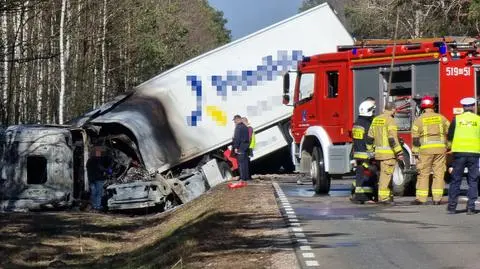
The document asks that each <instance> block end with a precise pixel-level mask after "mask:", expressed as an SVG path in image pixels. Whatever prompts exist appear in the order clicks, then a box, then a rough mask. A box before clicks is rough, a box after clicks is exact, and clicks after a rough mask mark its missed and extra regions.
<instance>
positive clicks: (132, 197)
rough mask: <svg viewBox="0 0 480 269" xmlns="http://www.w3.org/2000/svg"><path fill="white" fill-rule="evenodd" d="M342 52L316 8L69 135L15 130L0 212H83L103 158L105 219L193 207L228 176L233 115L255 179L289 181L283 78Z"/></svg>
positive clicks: (324, 8)
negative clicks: (113, 213)
mask: <svg viewBox="0 0 480 269" xmlns="http://www.w3.org/2000/svg"><path fill="white" fill-rule="evenodd" d="M318 25H329V27H321V28H318V27H317V26H318ZM298 29H303V30H302V31H298ZM312 31H315V32H316V33H317V34H315V35H311V32H312ZM285 37H288V38H285ZM339 45H353V39H352V37H351V36H350V34H349V33H348V31H347V30H346V29H345V27H344V26H343V25H342V24H341V22H340V20H339V19H338V17H337V16H336V15H335V13H334V11H333V10H332V9H331V8H330V6H329V5H328V4H322V5H319V6H317V7H315V8H313V9H310V10H308V11H305V12H302V13H300V14H298V15H296V16H294V17H291V18H288V19H286V20H284V21H282V22H279V23H277V24H275V25H272V26H270V27H267V28H265V29H262V30H260V31H258V32H256V33H253V34H251V35H249V36H247V37H244V38H242V39H239V40H236V41H234V42H232V43H230V44H227V45H225V46H223V47H220V48H217V49H214V50H212V51H210V52H207V53H205V54H203V55H200V56H198V57H196V58H194V59H191V60H189V61H187V62H185V63H183V64H180V65H178V66H176V67H174V68H172V69H170V70H168V71H166V72H164V73H162V74H160V75H158V76H156V77H154V78H152V79H150V80H148V81H146V82H144V83H142V84H140V85H138V86H137V87H136V88H135V90H134V91H132V92H130V93H128V94H124V95H122V96H118V97H117V98H115V99H114V100H112V101H111V102H109V103H106V104H104V105H103V106H101V107H100V108H97V109H95V110H92V111H90V112H88V113H86V114H85V115H83V116H80V117H78V118H76V119H73V120H71V121H70V122H68V123H67V125H17V126H10V127H8V128H7V129H6V130H5V131H4V132H3V133H2V134H1V136H0V145H1V146H0V147H1V148H0V150H1V151H0V153H1V154H2V156H1V160H0V165H1V166H0V210H9V211H14V210H32V209H40V208H57V207H69V206H71V205H73V204H75V201H79V202H82V201H86V200H87V199H88V196H89V195H88V193H89V185H90V184H89V176H88V174H89V173H88V172H89V168H88V167H89V166H88V165H87V162H88V161H89V159H90V158H91V157H93V154H92V153H93V152H95V153H96V154H98V152H100V151H101V152H103V153H104V154H105V155H107V156H109V157H111V158H110V159H111V160H112V161H111V163H109V168H110V169H109V173H108V174H109V176H108V178H106V184H105V187H106V188H105V190H106V192H105V197H104V202H103V204H104V205H105V206H106V208H108V209H109V210H127V209H141V208H151V207H156V208H159V209H161V210H164V209H169V208H172V207H174V206H176V205H178V204H182V203H185V202H188V201H191V200H192V199H194V198H196V197H198V196H199V195H201V194H202V193H204V192H205V191H207V190H208V189H209V188H211V187H213V186H215V185H217V184H219V183H221V182H223V181H225V180H227V179H229V178H230V177H231V168H230V167H233V168H235V166H236V161H235V160H233V159H232V158H231V157H230V156H229V154H228V150H227V149H228V146H229V144H231V141H232V134H233V130H234V124H233V122H232V121H231V117H233V115H235V114H240V115H242V116H246V117H248V120H249V122H251V123H252V125H251V126H252V127H253V129H254V131H255V137H256V147H255V149H254V150H253V157H252V158H251V160H252V164H253V165H254V167H253V168H254V169H255V168H261V169H265V170H264V171H263V172H272V171H278V170H279V169H280V167H283V169H284V170H286V171H294V170H295V169H297V167H295V166H294V165H293V162H292V156H291V152H292V151H291V150H290V149H291V145H292V141H293V138H292V135H291V132H290V118H291V116H292V111H293V109H292V106H285V105H284V104H282V97H283V95H282V93H281V92H280V91H279V89H282V80H281V78H282V76H283V74H284V73H285V72H287V71H289V70H292V69H295V68H296V67H297V65H298V63H299V62H301V61H302V58H303V55H311V54H313V53H328V52H335V51H336V50H337V46H339ZM252 48H255V49H252ZM292 79H294V78H293V76H292ZM307 86H308V85H307ZM292 99H293V98H292ZM90 171H92V170H90Z"/></svg>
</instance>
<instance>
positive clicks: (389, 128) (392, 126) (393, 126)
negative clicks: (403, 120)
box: [388, 125, 398, 131]
mask: <svg viewBox="0 0 480 269" xmlns="http://www.w3.org/2000/svg"><path fill="white" fill-rule="evenodd" d="M388 130H389V131H396V130H398V127H397V126H396V125H390V126H388Z"/></svg>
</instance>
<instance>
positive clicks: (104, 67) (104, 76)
mask: <svg viewBox="0 0 480 269" xmlns="http://www.w3.org/2000/svg"><path fill="white" fill-rule="evenodd" d="M106 29H107V0H103V23H102V93H101V104H103V103H105V92H106V79H107V56H106V51H105V43H106V42H107V41H106V38H105V37H106V32H107V30H106Z"/></svg>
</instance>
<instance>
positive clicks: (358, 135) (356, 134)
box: [352, 128, 365, 139]
mask: <svg viewBox="0 0 480 269" xmlns="http://www.w3.org/2000/svg"><path fill="white" fill-rule="evenodd" d="M364 134H365V130H364V129H359V128H353V129H352V137H353V139H363V135H364Z"/></svg>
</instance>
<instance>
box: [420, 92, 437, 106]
mask: <svg viewBox="0 0 480 269" xmlns="http://www.w3.org/2000/svg"><path fill="white" fill-rule="evenodd" d="M434 105H435V100H433V97H431V96H428V95H426V96H424V97H423V98H422V100H421V101H420V108H422V109H425V108H433V107H434Z"/></svg>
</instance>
